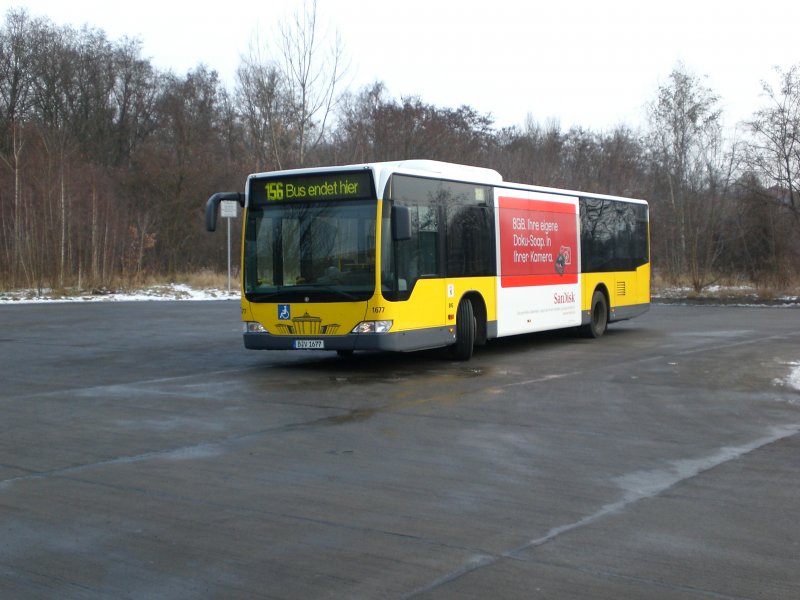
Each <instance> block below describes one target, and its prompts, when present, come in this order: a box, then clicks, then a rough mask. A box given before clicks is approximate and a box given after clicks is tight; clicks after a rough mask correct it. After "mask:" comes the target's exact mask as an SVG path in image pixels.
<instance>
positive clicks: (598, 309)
mask: <svg viewBox="0 0 800 600" xmlns="http://www.w3.org/2000/svg"><path fill="white" fill-rule="evenodd" d="M606 329H608V301H607V300H606V295H605V294H604V293H603V292H601V291H600V290H595V292H594V294H593V295H592V310H591V314H590V315H589V324H588V325H586V327H585V329H584V333H585V335H586V337H590V338H599V337H601V336H602V335H603V334H604V333H605V332H606Z"/></svg>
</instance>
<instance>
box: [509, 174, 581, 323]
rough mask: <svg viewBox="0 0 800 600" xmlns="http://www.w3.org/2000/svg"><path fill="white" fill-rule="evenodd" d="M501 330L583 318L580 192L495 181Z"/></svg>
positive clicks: (575, 320) (577, 320)
mask: <svg viewBox="0 0 800 600" xmlns="http://www.w3.org/2000/svg"><path fill="white" fill-rule="evenodd" d="M494 200H495V211H496V216H497V218H496V219H495V227H496V231H495V234H496V235H495V239H496V240H497V265H498V277H497V333H498V336H505V335H514V334H519V333H530V332H534V331H545V330H549V329H558V328H562V327H573V326H577V325H580V323H581V298H580V223H579V220H578V219H579V216H578V198H577V197H574V196H560V195H555V194H547V193H543V192H536V191H528V190H521V189H509V188H500V187H495V198H494Z"/></svg>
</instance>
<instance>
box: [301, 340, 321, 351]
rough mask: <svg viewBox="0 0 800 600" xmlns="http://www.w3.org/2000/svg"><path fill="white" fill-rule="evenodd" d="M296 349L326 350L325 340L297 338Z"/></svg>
mask: <svg viewBox="0 0 800 600" xmlns="http://www.w3.org/2000/svg"><path fill="white" fill-rule="evenodd" d="M294 347H295V350H324V349H325V340H295V341H294Z"/></svg>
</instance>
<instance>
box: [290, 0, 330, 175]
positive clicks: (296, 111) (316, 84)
mask: <svg viewBox="0 0 800 600" xmlns="http://www.w3.org/2000/svg"><path fill="white" fill-rule="evenodd" d="M278 46H279V48H278V61H277V65H278V70H279V72H280V75H281V84H282V85H283V86H285V92H286V101H287V105H288V109H289V117H290V122H291V124H292V126H293V128H294V146H295V147H294V150H295V152H296V161H297V164H298V166H302V165H304V164H305V161H306V156H307V154H308V152H309V151H310V150H313V149H314V148H316V147H317V146H318V145H319V144H320V143H321V142H322V141H323V140H324V138H325V134H326V133H327V127H328V122H329V120H330V118H331V116H332V112H333V109H334V107H335V105H336V102H337V98H338V97H337V92H338V87H339V84H340V83H341V80H342V77H343V76H344V74H345V71H346V67H345V65H344V46H343V44H342V41H341V38H340V37H339V34H338V33H335V34H334V36H333V38H332V39H326V32H323V31H321V30H320V28H319V24H318V22H317V0H310V3H309V2H308V1H306V2H304V4H303V10H302V11H298V12H297V13H295V15H294V17H293V19H292V20H291V21H288V22H284V23H282V24H281V25H280V27H279V33H278Z"/></svg>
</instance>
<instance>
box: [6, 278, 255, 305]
mask: <svg viewBox="0 0 800 600" xmlns="http://www.w3.org/2000/svg"><path fill="white" fill-rule="evenodd" d="M239 298H240V293H239V290H238V289H233V290H231V291H230V292H229V291H227V290H221V289H204V290H197V289H194V288H192V287H190V286H188V285H185V284H182V283H169V284H165V285H156V286H152V287H149V288H145V289H142V290H135V291H131V292H126V291H119V292H118V291H110V290H95V291H93V292H82V293H81V294H77V295H74V296H56V295H54V293H53V291H52V290H46V289H45V290H41V291H37V290H18V291H13V292H0V305H1V304H41V303H45V302H144V301H154V300H156V301H163V300H198V301H201V300H238V299H239Z"/></svg>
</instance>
